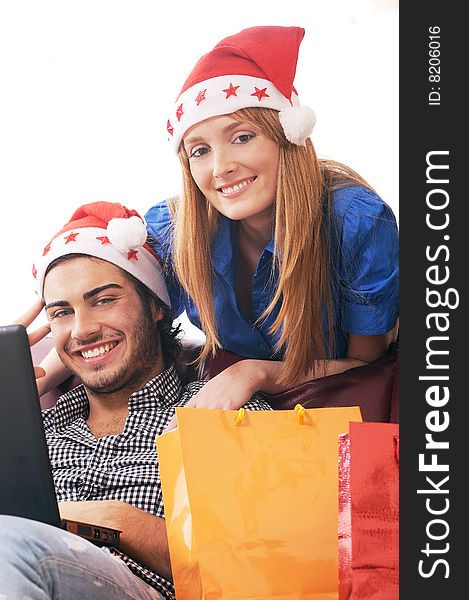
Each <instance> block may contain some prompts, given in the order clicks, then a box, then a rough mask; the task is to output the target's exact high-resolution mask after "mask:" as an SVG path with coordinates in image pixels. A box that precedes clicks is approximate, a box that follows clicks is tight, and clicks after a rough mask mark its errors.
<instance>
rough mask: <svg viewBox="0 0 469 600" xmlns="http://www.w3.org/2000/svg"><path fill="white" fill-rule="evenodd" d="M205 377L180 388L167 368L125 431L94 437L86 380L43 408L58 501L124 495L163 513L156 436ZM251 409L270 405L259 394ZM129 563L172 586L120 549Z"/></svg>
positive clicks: (139, 398)
mask: <svg viewBox="0 0 469 600" xmlns="http://www.w3.org/2000/svg"><path fill="white" fill-rule="evenodd" d="M204 383H205V382H203V381H197V382H194V383H191V384H189V385H187V386H186V387H185V388H184V389H183V388H182V384H181V381H180V379H179V376H178V375H177V373H176V370H175V368H174V367H170V368H169V369H166V371H163V373H161V374H160V375H158V376H157V377H155V378H154V379H152V380H151V381H149V382H148V383H147V384H146V385H145V386H144V387H143V388H142V389H140V390H138V391H136V392H134V393H133V394H132V396H131V397H130V399H129V416H128V418H127V421H126V423H125V427H124V430H123V432H122V433H120V434H118V435H108V436H106V437H102V438H100V439H96V438H95V437H94V435H93V434H92V433H91V431H90V429H89V428H88V426H87V424H86V419H87V418H88V415H89V403H88V398H87V395H86V392H85V389H84V387H83V386H82V385H80V386H78V387H76V388H75V389H73V390H71V391H70V392H67V393H66V394H63V395H62V396H61V397H60V398H59V399H58V400H57V403H56V405H55V406H54V407H53V408H49V409H47V410H44V411H43V418H44V428H45V432H46V438H47V444H48V447H49V454H50V459H51V463H52V471H53V475H54V482H55V489H56V494H57V500H58V501H59V502H60V501H62V500H121V501H123V502H128V503H129V504H132V505H133V506H136V507H137V508H140V509H141V510H144V511H146V512H149V513H151V514H153V515H157V516H158V517H164V508H163V497H162V492H161V481H160V472H159V467H158V458H157V454H156V445H155V439H156V436H157V435H159V434H161V433H162V432H163V430H164V428H165V427H166V425H167V423H168V422H169V420H170V419H171V417H172V416H173V415H174V407H175V406H183V405H184V404H186V402H187V401H188V400H189V399H190V398H191V397H192V396H193V395H194V394H196V393H197V392H198V391H199V390H200V389H201V388H202V386H203V385H204ZM245 407H246V408H250V409H253V410H267V409H270V406H269V405H268V404H267V403H266V402H264V401H263V400H262V399H261V398H260V397H259V396H254V397H253V398H252V399H251V400H250V401H249V402H248V403H247V404H246V405H245ZM111 552H112V553H113V554H115V555H117V556H119V557H120V558H121V559H122V560H123V561H124V562H125V563H126V564H127V565H128V567H129V568H130V569H131V570H132V571H133V572H134V573H135V574H136V575H138V576H139V577H141V578H142V579H143V580H144V581H146V582H147V583H148V584H150V585H151V586H153V587H154V588H156V589H157V590H158V592H159V593H160V594H162V595H163V596H164V597H165V598H169V599H171V600H173V599H174V588H173V585H172V583H171V582H169V581H167V580H166V579H164V578H163V577H161V576H160V575H158V573H156V572H154V571H151V570H150V569H149V568H148V567H146V566H144V565H142V564H140V563H138V562H137V561H135V560H133V559H132V558H130V557H129V556H126V555H125V554H123V553H122V552H120V551H119V550H117V549H116V548H111Z"/></svg>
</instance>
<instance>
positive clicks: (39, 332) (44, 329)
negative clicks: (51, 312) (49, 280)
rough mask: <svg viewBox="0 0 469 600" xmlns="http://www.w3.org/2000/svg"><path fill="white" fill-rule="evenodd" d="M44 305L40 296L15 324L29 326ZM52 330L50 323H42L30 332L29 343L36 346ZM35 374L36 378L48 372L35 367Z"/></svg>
mask: <svg viewBox="0 0 469 600" xmlns="http://www.w3.org/2000/svg"><path fill="white" fill-rule="evenodd" d="M43 307H44V301H43V300H42V298H39V299H38V300H37V301H36V302H35V303H34V304H33V305H32V306H31V308H29V309H28V310H27V311H26V312H25V313H24V314H23V315H21V317H18V318H17V319H15V320H14V321H13V324H17V325H23V326H24V327H29V326H30V325H31V323H32V322H33V321H34V320H35V319H36V317H38V316H39V314H40V312H41V310H42V309H43ZM49 332H50V325H49V324H46V325H42V326H41V327H39V328H38V329H36V331H33V332H32V333H28V338H29V345H30V346H34V344H37V343H38V342H39V341H40V340H42V338H44V337H45V336H46V335H47V334H48V333H49ZM34 374H35V376H36V379H39V378H41V377H44V375H45V374H46V372H45V371H44V369H43V368H42V367H34Z"/></svg>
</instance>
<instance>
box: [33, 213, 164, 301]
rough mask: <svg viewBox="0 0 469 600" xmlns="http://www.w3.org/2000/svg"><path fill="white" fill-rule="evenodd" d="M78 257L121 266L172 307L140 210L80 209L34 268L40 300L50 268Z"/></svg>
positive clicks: (48, 246) (46, 249)
mask: <svg viewBox="0 0 469 600" xmlns="http://www.w3.org/2000/svg"><path fill="white" fill-rule="evenodd" d="M75 253H78V254H86V255H88V256H96V257H97V258H101V259H102V260H107V261H108V262H110V263H112V264H114V265H117V266H118V267H120V268H121V269H124V271H127V272H128V273H130V274H131V275H133V276H134V277H135V278H136V279H138V280H139V281H141V282H142V283H143V284H144V285H146V287H147V288H148V289H150V290H151V291H152V292H153V293H154V294H155V295H156V296H158V298H159V299H160V300H162V301H163V302H164V303H165V304H167V305H168V306H170V300H169V295H168V290H167V288H166V284H165V281H164V277H163V271H162V268H161V264H160V260H159V258H158V256H157V255H156V253H155V252H154V251H153V249H152V248H151V246H150V245H149V244H148V243H147V229H146V226H145V221H144V219H143V218H142V217H141V216H140V215H139V214H138V212H137V211H136V210H130V209H128V208H126V207H125V206H123V205H122V204H119V203H117V202H93V203H91V204H84V205H83V206H80V207H79V208H78V209H77V210H76V211H75V212H74V213H73V215H72V216H71V218H70V220H69V221H68V222H67V223H66V224H65V225H64V226H63V227H62V229H61V230H60V231H59V232H58V233H57V234H56V235H55V236H54V237H53V238H52V239H51V241H50V242H49V243H48V244H47V246H46V247H45V248H44V251H43V253H42V256H41V257H40V258H39V260H37V261H36V263H35V265H34V266H33V275H34V277H35V278H36V283H37V290H38V293H39V295H40V296H42V294H43V288H44V278H45V274H46V271H47V268H48V266H49V265H50V264H51V263H52V262H53V261H54V260H55V259H57V258H59V257H61V256H66V255H67V254H75Z"/></svg>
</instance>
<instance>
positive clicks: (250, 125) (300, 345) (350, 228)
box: [145, 27, 398, 409]
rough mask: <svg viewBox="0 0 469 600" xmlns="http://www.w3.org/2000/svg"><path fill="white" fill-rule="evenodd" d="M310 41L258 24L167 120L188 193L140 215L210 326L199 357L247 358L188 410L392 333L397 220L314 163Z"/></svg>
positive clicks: (193, 314)
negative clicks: (302, 76)
mask: <svg viewBox="0 0 469 600" xmlns="http://www.w3.org/2000/svg"><path fill="white" fill-rule="evenodd" d="M303 36H304V30H303V29H301V28H297V27H253V28H249V29H245V30H243V31H241V32H239V33H238V34H235V35H233V36H231V37H229V38H226V39H224V40H222V41H221V42H220V43H219V44H217V46H215V48H214V49H213V50H212V51H211V52H209V53H207V54H206V55H204V56H203V57H202V58H201V59H200V60H199V61H198V63H197V64H196V66H195V67H194V69H193V71H192V72H191V74H190V75H189V77H188V79H187V80H186V82H185V84H184V86H183V88H182V91H181V93H180V95H179V97H178V99H177V101H176V104H175V107H174V112H173V114H172V115H171V117H170V119H169V120H168V125H167V129H168V132H169V135H170V140H171V142H172V145H173V147H174V148H175V150H176V151H177V152H178V155H179V159H180V161H181V165H182V172H183V192H182V195H181V197H180V198H175V199H172V200H170V201H167V202H162V203H160V204H158V205H156V206H155V207H153V208H152V209H150V211H148V213H147V214H146V216H145V218H146V221H147V227H148V231H149V234H150V236H151V238H152V239H153V244H154V248H155V250H156V251H157V253H158V254H159V255H160V256H161V257H163V260H164V263H165V266H166V277H167V284H168V288H169V290H170V296H171V304H172V307H173V309H174V310H175V311H176V314H180V313H181V312H182V311H183V310H186V311H187V314H188V317H189V319H190V320H191V321H192V323H194V324H195V325H196V326H198V327H200V328H201V329H202V330H203V331H204V333H205V335H206V342H205V345H204V348H203V350H202V353H201V356H200V360H203V359H204V358H207V357H210V356H213V355H215V354H216V353H217V351H218V350H220V349H223V350H227V351H230V352H233V353H235V354H239V355H241V356H243V357H245V358H246V359H247V360H243V361H241V362H238V363H236V364H234V365H232V366H231V367H229V368H228V369H226V370H225V371H223V372H222V373H220V374H219V375H218V376H217V377H215V378H213V379H212V380H211V381H210V382H209V384H207V385H206V386H204V388H203V390H201V392H199V394H197V395H196V396H194V398H193V399H192V401H191V402H190V405H191V406H204V407H212V408H213V407H215V408H230V409H236V408H239V407H240V406H242V405H243V404H244V403H245V402H246V401H247V399H248V398H249V397H250V396H251V395H252V393H254V392H255V391H259V390H260V391H264V392H266V393H278V392H280V391H283V390H285V389H289V388H291V387H293V386H294V385H298V384H300V383H302V382H305V381H308V380H311V379H313V378H316V377H321V376H324V375H331V374H334V373H340V372H343V371H346V370H347V369H350V368H353V367H356V366H360V365H363V364H366V363H369V362H372V361H374V360H376V359H378V358H380V357H381V356H382V355H383V354H384V353H385V352H386V350H387V349H388V346H389V344H390V343H391V342H392V341H394V340H395V339H396V335H397V322H398V231H397V224H396V220H395V217H394V215H393V213H392V211H391V209H390V208H389V207H388V206H387V205H386V204H385V203H384V202H383V201H382V200H381V199H380V198H379V197H378V196H377V194H376V193H375V192H374V191H373V190H372V189H371V188H370V186H369V185H368V184H367V183H366V182H365V181H364V180H363V179H362V178H361V177H360V176H359V175H358V174H357V173H355V172H354V171H352V170H351V169H350V168H348V167H346V166H344V165H341V164H338V163H335V162H333V161H323V160H319V159H318V158H317V156H316V153H315V150H314V147H313V145H312V142H311V140H310V138H309V135H310V134H311V131H312V127H313V126H314V114H313V112H312V111H311V109H308V108H307V107H302V106H300V105H299V101H298V97H297V95H296V90H295V88H294V87H293V79H294V75H295V71H296V63H297V57H298V51H299V46H300V43H301V40H302V38H303Z"/></svg>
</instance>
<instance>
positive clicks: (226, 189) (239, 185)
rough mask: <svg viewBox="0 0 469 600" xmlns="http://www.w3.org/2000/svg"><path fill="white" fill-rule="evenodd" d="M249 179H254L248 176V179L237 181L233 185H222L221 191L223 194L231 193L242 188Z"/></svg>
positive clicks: (249, 181)
mask: <svg viewBox="0 0 469 600" xmlns="http://www.w3.org/2000/svg"><path fill="white" fill-rule="evenodd" d="M251 181H254V177H250V178H249V179H246V181H242V182H241V183H237V184H235V185H234V186H233V187H222V188H221V191H222V193H223V194H233V193H234V192H238V191H239V190H242V189H243V188H244V187H246V186H247V185H248V183H251Z"/></svg>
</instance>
